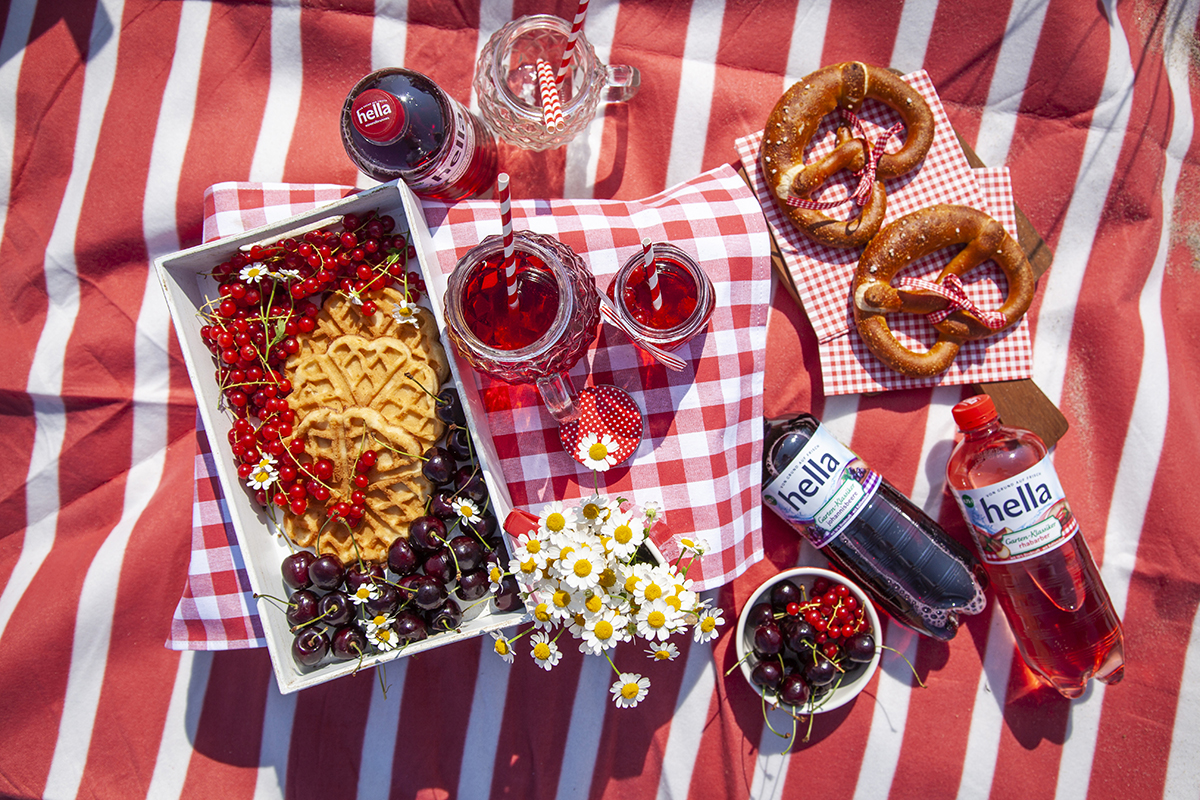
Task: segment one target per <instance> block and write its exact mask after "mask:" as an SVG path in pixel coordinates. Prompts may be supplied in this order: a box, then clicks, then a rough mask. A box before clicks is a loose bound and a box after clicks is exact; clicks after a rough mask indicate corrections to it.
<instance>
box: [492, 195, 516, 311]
mask: <svg viewBox="0 0 1200 800" xmlns="http://www.w3.org/2000/svg"><path fill="white" fill-rule="evenodd" d="M496 196H497V197H498V198H499V200H500V225H501V228H502V231H503V237H504V283H505V286H506V287H507V288H508V307H509V308H516V307H517V264H516V261H515V259H514V258H513V249H514V248H513V226H512V199H511V198H510V197H509V194H508V173H507V172H501V173H500V174H499V175H497V176H496Z"/></svg>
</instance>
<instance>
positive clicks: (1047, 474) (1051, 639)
mask: <svg viewBox="0 0 1200 800" xmlns="http://www.w3.org/2000/svg"><path fill="white" fill-rule="evenodd" d="M952 413H953V414H954V421H955V422H956V423H957V424H958V427H959V429H960V430H961V431H962V432H963V438H962V439H961V440H960V441H959V443H958V444H957V445H956V446H955V448H954V450H953V452H952V453H951V454H950V460H949V462H948V463H947V465H946V480H947V482H948V483H949V484H950V489H951V491H952V492H953V493H954V499H955V500H956V501H957V502H958V507H959V510H960V511H962V515H963V518H964V519H966V521H967V528H968V529H969V530H970V531H971V535H972V536H973V537H974V539H975V543H976V545H977V547H978V550H979V555H980V558H981V559H982V561H983V564H984V568H985V569H986V570H987V573H988V577H989V578H990V579H991V585H992V588H993V589H994V590H995V592H996V602H998V603H999V604H1000V607H1001V608H1003V609H1004V615H1005V617H1007V618H1008V624H1009V626H1010V627H1011V628H1012V631H1013V635H1014V637H1015V638H1016V640H1017V648H1018V649H1019V650H1020V652H1021V657H1022V658H1023V659H1024V660H1025V663H1026V664H1028V665H1029V667H1030V669H1032V670H1033V671H1034V672H1036V673H1037V674H1038V675H1040V676H1041V677H1042V678H1044V679H1045V680H1046V681H1047V682H1048V683H1050V684H1051V685H1053V686H1054V688H1055V689H1057V690H1058V691H1059V692H1061V693H1062V694H1063V695H1065V696H1066V697H1079V696H1080V695H1081V694H1083V691H1084V689H1085V688H1086V687H1087V682H1088V680H1090V679H1091V678H1096V679H1097V680H1100V681H1102V682H1104V683H1116V682H1117V681H1119V680H1121V678H1122V677H1124V674H1125V653H1124V640H1123V634H1122V632H1121V621H1120V620H1119V619H1118V618H1117V614H1116V611H1115V610H1114V609H1113V607H1112V603H1111V602H1110V601H1109V599H1108V592H1107V591H1105V589H1104V584H1103V582H1102V581H1101V580H1100V573H1099V571H1098V570H1097V569H1096V565H1095V563H1094V562H1093V561H1092V556H1091V554H1090V553H1089V552H1088V546H1087V542H1086V541H1084V538H1083V535H1082V534H1081V533H1080V532H1079V525H1078V523H1077V522H1076V520H1075V516H1074V515H1073V514H1072V513H1071V508H1070V506H1068V505H1067V501H1066V498H1065V497H1064V496H1063V490H1062V486H1061V485H1059V482H1058V476H1057V475H1056V474H1055V471H1054V465H1053V464H1052V463H1051V462H1050V459H1049V457H1048V455H1047V453H1048V451H1047V448H1046V445H1045V443H1043V442H1042V440H1041V439H1040V438H1039V437H1038V436H1037V434H1035V433H1032V432H1030V431H1027V430H1023V429H1020V428H1010V427H1006V426H1004V425H1001V424H1000V420H999V418H998V416H997V414H996V407H995V405H994V404H993V403H992V399H991V398H990V397H988V396H987V395H977V396H975V397H972V398H970V399H968V400H964V401H963V402H961V403H959V404H958V405H956V406H955V407H954V409H953V412H952Z"/></svg>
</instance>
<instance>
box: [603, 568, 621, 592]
mask: <svg viewBox="0 0 1200 800" xmlns="http://www.w3.org/2000/svg"><path fill="white" fill-rule="evenodd" d="M600 585H601V586H603V587H604V588H605V589H611V588H612V587H614V586H616V585H617V573H615V572H613V571H612V570H611V569H606V570H604V572H601V573H600Z"/></svg>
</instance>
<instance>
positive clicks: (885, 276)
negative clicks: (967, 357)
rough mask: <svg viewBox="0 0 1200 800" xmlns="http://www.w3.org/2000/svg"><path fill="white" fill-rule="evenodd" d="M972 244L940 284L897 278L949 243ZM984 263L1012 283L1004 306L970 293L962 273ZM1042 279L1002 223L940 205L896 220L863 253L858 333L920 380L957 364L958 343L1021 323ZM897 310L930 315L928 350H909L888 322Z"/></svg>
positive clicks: (854, 287)
mask: <svg viewBox="0 0 1200 800" xmlns="http://www.w3.org/2000/svg"><path fill="white" fill-rule="evenodd" d="M955 245H966V246H965V247H964V248H963V249H962V250H961V251H960V252H959V253H958V254H957V255H956V256H954V258H953V259H952V260H951V261H950V263H949V264H947V265H946V266H945V267H944V268H943V269H942V271H941V273H940V274H939V275H938V277H937V280H936V281H924V280H920V279H915V278H901V279H899V280H895V278H896V275H897V274H898V273H899V272H900V271H901V270H903V269H904V268H905V267H906V266H908V265H909V264H911V263H912V262H913V261H916V260H917V259H919V258H921V257H923V256H926V255H928V254H930V253H933V252H935V251H937V250H941V249H942V248H945V247H952V246H955ZM985 261H992V262H995V263H996V265H997V266H999V267H1000V269H1001V270H1002V271H1003V272H1004V277H1005V279H1006V280H1007V282H1008V295H1007V296H1006V297H1005V299H1004V303H1003V304H1002V305H1001V306H1000V308H998V309H996V310H994V311H983V310H981V309H979V308H977V307H976V306H975V304H974V303H973V302H972V301H971V299H970V298H969V297H968V296H967V293H966V289H965V288H964V287H963V283H962V280H961V276H963V275H965V274H966V273H968V272H970V271H971V270H973V269H974V268H975V267H977V266H979V265H980V264H982V263H984V262H985ZM1034 287H1035V278H1034V275H1033V268H1032V267H1031V266H1030V265H1029V261H1028V259H1026V258H1025V253H1024V252H1023V251H1022V250H1021V246H1020V245H1019V244H1017V242H1016V241H1015V240H1014V239H1013V238H1012V237H1011V236H1009V235H1008V232H1007V231H1005V230H1004V226H1002V225H1001V224H1000V223H999V222H997V221H996V220H994V219H992V218H991V217H989V216H988V215H987V214H985V213H983V212H982V211H977V210H976V209H974V208H970V207H968V206H954V205H936V206H928V207H926V208H921V209H918V210H916V211H914V212H913V213H911V214H908V215H907V216H904V217H901V218H900V219H898V220H896V221H894V222H892V223H890V224H889V225H888V226H887V227H885V228H884V229H883V230H882V231H880V232H879V234H878V235H877V236H875V238H874V239H872V240H871V243H870V244H868V245H867V248H866V250H864V251H863V254H862V257H861V258H860V259H859V261H858V269H857V270H856V271H855V275H854V282H853V283H852V284H851V289H850V291H851V297H852V298H853V303H854V321H855V323H856V325H857V326H858V333H859V335H860V336H861V337H862V339H863V341H864V342H865V343H866V345H867V347H868V348H869V349H870V350H871V352H872V353H874V354H875V356H876V357H877V358H878V359H879V360H880V361H882V362H883V363H884V364H886V365H887V366H888V367H890V368H891V369H893V370H895V371H897V372H899V373H901V374H904V375H909V376H913V377H930V376H933V375H939V374H941V373H943V372H945V371H946V370H947V369H949V368H950V365H951V364H952V363H953V362H954V359H955V357H956V356H957V355H958V351H959V347H960V346H961V345H962V343H963V342H964V341H967V340H970V339H984V338H987V337H989V336H993V335H995V334H997V333H1000V332H1001V331H1004V330H1007V329H1008V328H1010V327H1012V326H1013V325H1015V324H1016V323H1017V322H1018V321H1020V319H1021V317H1022V316H1024V315H1025V312H1026V311H1028V310H1029V305H1030V303H1032V302H1033V292H1034ZM896 312H905V313H909V314H928V315H929V320H930V322H931V323H932V324H933V327H934V328H936V329H937V331H938V340H937V342H935V343H934V345H933V346H932V347H930V348H929V350H928V352H925V353H917V352H914V351H912V350H910V349H909V348H907V347H905V346H904V345H902V344H901V343H900V341H899V340H898V339H897V338H896V335H895V334H894V333H893V332H892V330H891V328H890V327H889V326H888V321H887V315H888V314H891V313H896Z"/></svg>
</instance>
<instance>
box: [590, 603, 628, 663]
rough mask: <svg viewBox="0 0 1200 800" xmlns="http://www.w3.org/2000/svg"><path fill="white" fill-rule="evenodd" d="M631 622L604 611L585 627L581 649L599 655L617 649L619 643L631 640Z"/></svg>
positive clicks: (614, 613)
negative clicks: (629, 628) (629, 629)
mask: <svg viewBox="0 0 1200 800" xmlns="http://www.w3.org/2000/svg"><path fill="white" fill-rule="evenodd" d="M628 626H629V620H628V619H627V618H626V617H623V616H621V615H619V614H617V613H616V612H615V611H612V610H611V609H610V610H607V611H602V612H601V613H600V614H598V615H596V616H594V617H592V618H591V619H589V620H587V622H585V623H584V625H583V637H582V642H581V643H580V645H579V649H580V650H582V651H584V652H587V653H591V654H592V655H599V654H600V653H602V652H604V651H605V650H609V649H611V648H613V647H616V646H617V644H618V643H620V642H623V641H626V640H627V639H628V638H629V631H628Z"/></svg>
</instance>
